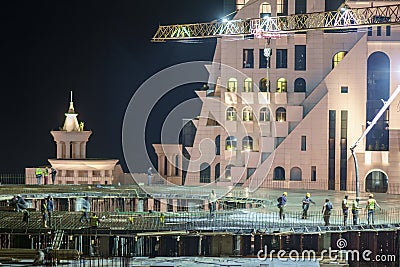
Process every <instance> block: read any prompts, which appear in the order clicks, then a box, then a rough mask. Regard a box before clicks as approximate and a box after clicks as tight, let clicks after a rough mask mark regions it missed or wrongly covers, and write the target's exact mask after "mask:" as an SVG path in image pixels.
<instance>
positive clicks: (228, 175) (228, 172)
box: [225, 164, 234, 180]
mask: <svg viewBox="0 0 400 267" xmlns="http://www.w3.org/2000/svg"><path fill="white" fill-rule="evenodd" d="M233 166H234V165H232V164H229V165H228V166H226V168H225V178H226V179H228V180H231V179H232V173H231V169H232V167H233Z"/></svg>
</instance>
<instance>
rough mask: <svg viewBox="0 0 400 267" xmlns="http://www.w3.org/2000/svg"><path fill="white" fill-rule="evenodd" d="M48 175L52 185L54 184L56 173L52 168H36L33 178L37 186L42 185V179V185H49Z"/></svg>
mask: <svg viewBox="0 0 400 267" xmlns="http://www.w3.org/2000/svg"><path fill="white" fill-rule="evenodd" d="M49 174H50V175H51V181H52V182H53V184H54V183H55V182H56V175H57V171H56V169H54V168H53V167H51V168H50V170H49V168H48V167H45V168H44V169H42V168H40V167H38V168H36V170H35V176H36V179H37V184H38V185H41V184H42V178H43V179H44V184H49Z"/></svg>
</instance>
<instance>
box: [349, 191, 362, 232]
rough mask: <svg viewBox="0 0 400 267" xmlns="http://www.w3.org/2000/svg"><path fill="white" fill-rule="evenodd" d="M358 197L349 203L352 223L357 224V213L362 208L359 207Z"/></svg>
mask: <svg viewBox="0 0 400 267" xmlns="http://www.w3.org/2000/svg"><path fill="white" fill-rule="evenodd" d="M359 202H360V198H358V197H357V198H356V199H355V200H354V201H353V204H352V205H351V213H353V225H357V224H358V213H359V211H360V210H361V209H362V208H360V203H359Z"/></svg>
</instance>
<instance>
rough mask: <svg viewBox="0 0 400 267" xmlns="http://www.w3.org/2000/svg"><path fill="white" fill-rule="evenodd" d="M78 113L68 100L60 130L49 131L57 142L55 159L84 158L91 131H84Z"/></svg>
mask: <svg viewBox="0 0 400 267" xmlns="http://www.w3.org/2000/svg"><path fill="white" fill-rule="evenodd" d="M77 116H78V113H75V109H74V102H73V99H72V91H71V100H70V102H69V109H68V112H67V113H65V121H64V126H63V128H62V130H59V131H51V132H50V133H51V135H52V136H53V138H54V141H55V142H56V143H57V159H84V158H86V143H87V141H89V137H90V135H91V134H92V131H85V130H84V124H83V122H81V123H79V122H78V118H77Z"/></svg>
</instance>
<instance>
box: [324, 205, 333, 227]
mask: <svg viewBox="0 0 400 267" xmlns="http://www.w3.org/2000/svg"><path fill="white" fill-rule="evenodd" d="M332 209H333V205H332V203H331V202H330V201H329V199H325V204H324V205H323V206H322V214H323V216H324V222H325V226H328V225H329V219H330V218H331V211H332Z"/></svg>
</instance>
